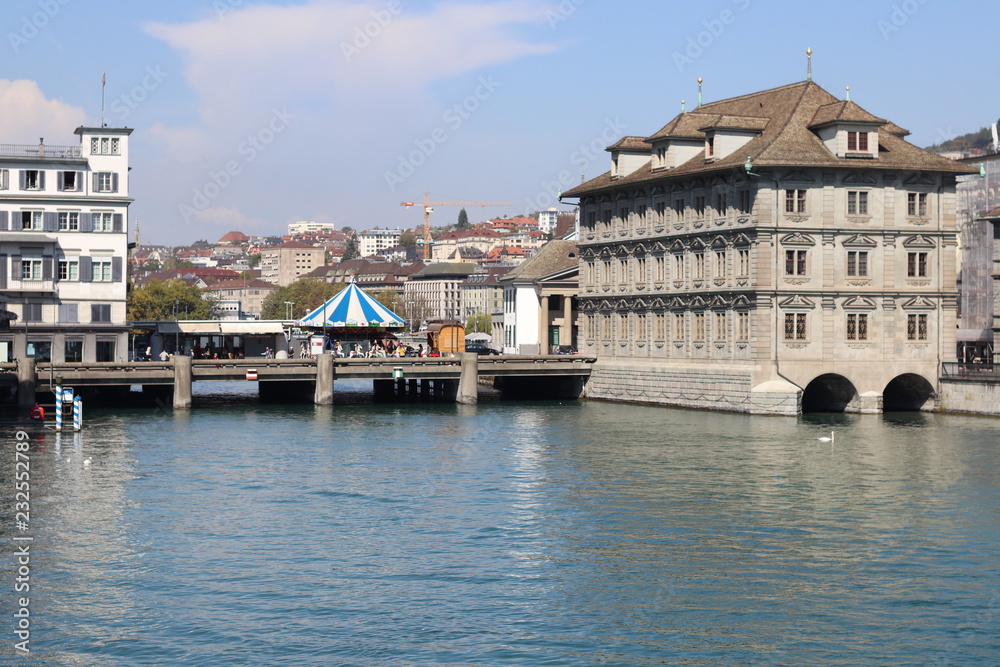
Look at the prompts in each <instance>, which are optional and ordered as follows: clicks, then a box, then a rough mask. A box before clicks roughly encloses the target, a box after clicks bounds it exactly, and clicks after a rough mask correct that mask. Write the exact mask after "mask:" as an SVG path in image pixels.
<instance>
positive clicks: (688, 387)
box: [563, 81, 970, 414]
mask: <svg viewBox="0 0 1000 667" xmlns="http://www.w3.org/2000/svg"><path fill="white" fill-rule="evenodd" d="M907 134H908V132H907V131H906V130H903V129H902V128H900V127H899V126H897V125H895V124H894V123H892V122H889V121H887V120H884V119H881V118H878V117H876V116H874V115H872V114H870V113H868V112H867V111H865V110H864V109H862V108H861V107H860V106H858V105H857V104H855V103H853V102H851V101H850V100H838V99H837V98H835V97H834V96H833V95H831V94H830V93H828V92H827V91H825V90H823V89H822V88H821V87H820V86H818V85H816V84H815V83H813V82H812V81H805V82H801V83H797V84H793V85H789V86H784V87H781V88H776V89H772V90H766V91H762V92H758V93H752V94H749V95H744V96H740V97H736V98H732V99H728V100H722V101H720V102H713V103H709V104H704V105H702V106H700V107H698V108H697V109H696V110H695V111H692V112H689V113H681V114H680V115H678V116H677V117H675V118H674V119H672V120H671V121H670V122H669V123H668V124H667V125H666V126H665V127H664V128H663V129H661V130H660V131H659V132H657V133H656V134H653V135H652V136H649V137H624V138H623V139H621V140H620V141H619V142H617V143H616V144H614V145H612V146H610V147H609V148H608V151H609V152H610V153H611V170H610V171H609V172H607V173H605V174H603V175H601V176H599V177H598V178H596V179H593V180H591V181H589V182H586V183H584V184H582V185H580V186H578V187H576V188H574V189H572V190H570V191H569V192H567V193H565V194H564V195H563V196H564V197H578V198H579V205H580V212H581V218H580V294H579V300H580V308H581V311H582V315H581V335H580V341H579V347H580V351H581V352H582V353H594V354H597V355H598V358H599V361H598V364H597V367H596V369H595V374H594V376H593V378H592V379H591V381H590V384H589V385H588V390H587V391H588V395H590V396H592V397H597V398H607V399H613V400H627V401H640V402H648V403H659V404H668V405H679V406H686V407H702V408H713V409H721V410H730V411H737V412H748V413H752V414H798V413H799V412H801V411H802V410H803V409H821V410H845V411H856V412H879V411H881V410H882V409H883V408H884V409H932V408H933V407H934V397H935V394H936V391H937V384H938V381H937V378H938V372H939V367H940V363H941V362H942V361H949V360H953V359H954V356H955V326H956V325H955V322H956V319H955V318H956V297H957V293H956V287H955V285H956V256H955V255H956V253H955V251H956V234H957V230H956V224H955V183H956V176H957V175H959V174H964V173H968V172H969V171H970V170H969V169H968V168H967V167H965V166H964V165H961V164H957V163H955V162H953V161H951V160H947V159H945V158H941V157H939V156H937V155H934V154H932V153H928V152H927V151H924V150H922V149H920V148H917V147H916V146H913V145H912V144H909V143H908V142H906V141H905V139H904V137H905V136H906V135H907Z"/></svg>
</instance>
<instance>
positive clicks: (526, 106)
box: [0, 0, 1000, 245]
mask: <svg viewBox="0 0 1000 667" xmlns="http://www.w3.org/2000/svg"><path fill="white" fill-rule="evenodd" d="M998 19H1000V5H997V4H996V3H995V2H990V1H987V0H983V1H952V2H944V0H864V1H861V0H843V1H841V2H836V3H818V2H777V1H772V2H767V1H765V0H706V1H702V2H683V3H681V2H669V1H665V0H619V1H618V2H610V1H608V0H561V1H555V0H554V1H552V2H528V1H527V0H496V1H489V0H484V1H482V2H435V1H431V0H427V1H410V0H389V1H385V2H383V1H375V2H361V1H358V2H353V1H346V0H297V1H292V0H287V1H283V0H269V1H257V2H254V1H251V0H172V1H171V2H155V3H146V2H125V1H124V0H113V1H100V2H98V1H97V0H89V1H88V0H4V2H3V3H2V5H0V25H2V26H3V32H4V35H3V42H2V44H0V51H2V52H3V54H4V55H3V58H2V59H0V143H8V144H32V143H37V141H38V139H39V138H40V137H44V138H45V142H46V143H47V144H55V145H72V144H76V143H78V141H79V139H78V137H76V136H74V134H73V130H74V129H75V128H76V127H78V126H80V125H86V126H91V127H93V126H99V125H100V123H101V122H102V115H101V113H102V84H101V80H102V75H104V76H106V85H105V86H104V87H103V107H104V112H103V122H104V123H106V124H107V125H108V126H111V127H130V128H134V132H133V133H132V135H131V145H130V166H131V169H132V171H131V174H130V179H131V180H130V186H131V187H130V195H131V197H133V198H134V200H135V201H134V203H132V205H131V207H130V213H129V218H130V226H131V227H133V228H134V226H135V224H136V222H137V221H138V224H139V225H141V230H142V242H143V243H144V244H147V245H148V244H169V245H177V244H187V243H191V242H193V241H195V240H198V239H206V240H208V241H210V242H214V241H216V240H218V239H219V238H220V237H221V236H223V235H224V234H225V233H226V232H228V231H230V230H239V231H243V232H245V233H247V234H252V235H280V234H284V233H286V232H287V224H288V223H290V222H296V221H299V220H313V221H318V222H332V223H335V224H336V225H337V227H338V228H339V227H342V226H350V227H353V228H354V229H358V230H361V229H370V228H372V227H382V228H412V227H417V226H419V225H420V224H421V223H422V216H421V213H420V208H419V207H414V208H405V207H402V206H400V203H401V202H404V201H409V202H422V201H423V198H424V193H425V192H428V193H430V194H429V197H430V200H431V201H434V202H490V203H507V204H508V205H505V206H488V207H480V206H469V207H467V212H468V214H469V218H470V220H471V221H473V222H477V221H480V220H486V219H489V218H491V217H500V216H504V215H507V216H516V215H523V214H527V213H530V212H532V211H535V210H540V209H545V208H548V207H549V206H553V205H556V204H557V199H556V198H557V196H558V194H559V192H560V191H561V190H567V189H569V188H570V187H572V186H574V185H576V184H578V183H579V182H580V179H581V177H585V178H588V179H589V178H593V177H595V176H597V175H599V174H601V173H603V172H605V171H607V170H608V168H609V165H610V155H609V154H608V153H607V152H605V151H604V148H605V147H607V146H608V145H610V144H612V143H614V142H615V141H617V140H618V139H619V138H621V137H622V136H624V135H638V136H648V135H651V134H653V133H655V132H656V131H657V130H659V129H660V128H661V127H662V126H663V125H665V124H666V123H667V122H668V121H669V120H670V119H671V118H673V117H674V116H675V115H676V114H677V113H679V112H680V110H681V101H682V100H685V101H686V109H687V110H688V111H690V110H693V109H694V108H695V107H696V106H697V99H698V92H697V88H698V84H697V79H698V77H699V76H700V77H703V79H704V84H703V100H704V101H705V102H710V101H714V100H719V99H725V98H727V97H733V96H737V95H742V94H746V93H751V92H755V91H759V90H765V89H768V88H773V87H777V86H782V85H786V84H790V83H795V82H797V81H802V80H804V79H805V78H806V54H805V52H806V49H807V48H812V50H813V56H812V67H813V79H814V81H816V82H817V83H818V84H819V85H821V86H823V87H824V88H825V89H826V90H828V91H829V92H831V93H832V94H834V95H837V96H838V97H843V95H844V94H845V86H850V95H851V99H852V100H853V101H855V102H857V103H858V104H859V105H861V106H862V107H864V108H865V109H867V110H868V111H869V112H871V113H873V114H875V115H876V116H880V117H882V118H887V119H889V120H892V121H893V122H895V123H897V124H898V125H900V126H902V127H904V128H906V129H908V130H910V131H911V132H912V135H911V136H910V137H909V138H908V139H909V140H910V141H911V142H912V143H914V144H917V145H919V146H927V145H930V144H934V143H936V142H939V141H942V140H944V139H948V138H951V137H953V136H955V135H958V134H963V133H965V132H970V131H975V130H978V129H979V128H980V127H984V126H987V125H990V124H992V123H994V122H996V121H997V119H998V118H1000V87H998V86H996V85H995V81H994V80H993V77H992V74H991V72H993V71H994V70H995V69H996V64H997V63H998V62H1000V41H998V40H995V39H991V38H989V34H990V32H991V30H992V28H991V27H990V26H994V25H996V24H997V21H998ZM570 204H571V202H570V203H567V204H561V205H559V208H560V210H571V209H572V206H571V205H570ZM459 210H460V207H457V206H455V207H444V206H439V207H437V208H436V209H435V211H434V212H433V214H432V216H431V224H432V225H436V226H437V225H445V224H452V223H454V222H455V221H456V220H457V216H458V212H459Z"/></svg>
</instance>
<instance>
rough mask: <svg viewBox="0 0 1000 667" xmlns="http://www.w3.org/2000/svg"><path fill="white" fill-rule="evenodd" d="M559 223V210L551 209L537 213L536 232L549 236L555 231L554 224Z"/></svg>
mask: <svg viewBox="0 0 1000 667" xmlns="http://www.w3.org/2000/svg"><path fill="white" fill-rule="evenodd" d="M558 221H559V209H557V208H556V207H554V206H553V207H552V208H550V209H548V210H546V211H539V212H538V231H540V232H545V233H546V234H550V233H552V232H553V231H555V228H556V223H557V222H558Z"/></svg>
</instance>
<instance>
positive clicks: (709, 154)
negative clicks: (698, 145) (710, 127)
mask: <svg viewBox="0 0 1000 667" xmlns="http://www.w3.org/2000/svg"><path fill="white" fill-rule="evenodd" d="M705 157H706V158H713V157H715V136H714V135H711V134H710V135H708V136H707V137H705Z"/></svg>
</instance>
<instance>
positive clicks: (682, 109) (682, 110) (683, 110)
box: [681, 100, 687, 113]
mask: <svg viewBox="0 0 1000 667" xmlns="http://www.w3.org/2000/svg"><path fill="white" fill-rule="evenodd" d="M685 102H687V100H681V113H687V110H686V109H685V108H684V103H685Z"/></svg>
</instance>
